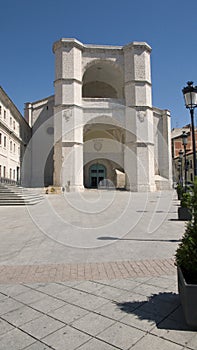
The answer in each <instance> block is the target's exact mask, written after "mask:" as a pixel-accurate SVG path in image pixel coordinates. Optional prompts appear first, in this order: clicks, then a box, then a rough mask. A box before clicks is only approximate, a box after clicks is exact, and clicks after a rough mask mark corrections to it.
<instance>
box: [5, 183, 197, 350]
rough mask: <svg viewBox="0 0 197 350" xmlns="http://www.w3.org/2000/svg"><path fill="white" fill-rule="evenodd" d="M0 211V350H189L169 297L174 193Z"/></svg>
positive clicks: (91, 196) (69, 199)
mask: <svg viewBox="0 0 197 350" xmlns="http://www.w3.org/2000/svg"><path fill="white" fill-rule="evenodd" d="M43 197H44V198H43V200H42V201H41V202H40V203H39V204H37V205H34V206H33V205H32V206H21V207H0V214H1V227H0V238H1V245H0V350H2V349H3V350H18V349H20V350H22V349H27V350H33V349H35V350H44V349H54V350H59V349H61V350H63V349H66V350H67V349H68V350H74V349H79V350H92V349H94V350H97V349H98V350H103V349H104V350H110V349H111V350H112V349H122V350H126V349H128V350H129V349H134V350H143V349H147V350H149V349H150V350H157V349H161V350H165V349H168V350H171V349H172V350H176V349H177V350H183V349H193V350H196V349H197V333H196V332H195V331H192V330H191V329H189V328H188V326H187V325H186V323H185V320H184V316H183V314H182V308H181V306H180V301H179V297H178V293H177V278H176V268H175V266H174V253H175V250H176V247H177V245H178V243H179V241H180V238H181V236H182V234H183V232H184V227H185V223H184V222H181V221H178V220H177V208H178V204H179V202H178V200H177V197H176V194H175V192H174V191H166V192H156V193H129V192H124V191H120V192H119V191H113V190H112V191H94V190H92V191H85V192H83V193H80V194H79V193H65V194H64V195H63V194H62V195H43Z"/></svg>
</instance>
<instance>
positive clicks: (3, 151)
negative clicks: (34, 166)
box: [0, 87, 31, 182]
mask: <svg viewBox="0 0 197 350" xmlns="http://www.w3.org/2000/svg"><path fill="white" fill-rule="evenodd" d="M30 137H31V128H30V127H29V125H28V123H27V122H26V121H25V119H24V118H23V117H22V115H21V114H20V112H19V111H18V109H17V108H16V106H15V105H14V103H13V102H12V101H11V99H10V98H9V97H8V95H7V94H6V92H5V91H4V90H3V88H2V87H0V179H1V181H2V182H20V178H21V161H22V157H23V154H24V151H25V148H26V145H27V144H28V142H29V139H30Z"/></svg>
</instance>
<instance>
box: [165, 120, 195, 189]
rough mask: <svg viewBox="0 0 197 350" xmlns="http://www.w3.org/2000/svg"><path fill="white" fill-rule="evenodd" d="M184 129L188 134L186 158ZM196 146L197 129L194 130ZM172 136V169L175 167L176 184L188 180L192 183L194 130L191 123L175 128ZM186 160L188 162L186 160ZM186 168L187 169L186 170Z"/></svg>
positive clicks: (174, 177)
mask: <svg viewBox="0 0 197 350" xmlns="http://www.w3.org/2000/svg"><path fill="white" fill-rule="evenodd" d="M183 131H184V132H185V133H186V135H187V145H186V159H185V150H184V146H183V141H182V134H183ZM194 133H195V140H196V148H197V129H195V131H194ZM171 137H172V141H171V143H172V169H173V182H174V184H177V183H183V184H185V176H186V182H188V183H191V182H193V181H194V165H193V149H192V130H191V125H190V124H188V125H185V126H183V127H182V128H174V129H172V133H171ZM180 150H181V151H182V152H183V155H182V158H180V156H179V152H180ZM185 160H186V162H185ZM185 168H186V171H185Z"/></svg>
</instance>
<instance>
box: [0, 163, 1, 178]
mask: <svg viewBox="0 0 197 350" xmlns="http://www.w3.org/2000/svg"><path fill="white" fill-rule="evenodd" d="M0 177H1V165H0Z"/></svg>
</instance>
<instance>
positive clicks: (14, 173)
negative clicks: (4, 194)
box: [13, 169, 16, 180]
mask: <svg viewBox="0 0 197 350" xmlns="http://www.w3.org/2000/svg"><path fill="white" fill-rule="evenodd" d="M15 176H16V172H15V169H14V170H13V180H15Z"/></svg>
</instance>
